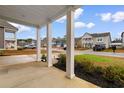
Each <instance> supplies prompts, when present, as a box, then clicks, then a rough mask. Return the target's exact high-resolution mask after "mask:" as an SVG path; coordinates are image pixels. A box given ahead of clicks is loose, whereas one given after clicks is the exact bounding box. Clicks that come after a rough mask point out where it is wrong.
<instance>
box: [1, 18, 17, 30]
mask: <svg viewBox="0 0 124 93" xmlns="http://www.w3.org/2000/svg"><path fill="white" fill-rule="evenodd" d="M0 27H4V28H6V31H7V32H15V31H17V30H18V28H16V27H14V26H13V25H11V24H10V23H8V22H7V21H5V20H2V19H0Z"/></svg>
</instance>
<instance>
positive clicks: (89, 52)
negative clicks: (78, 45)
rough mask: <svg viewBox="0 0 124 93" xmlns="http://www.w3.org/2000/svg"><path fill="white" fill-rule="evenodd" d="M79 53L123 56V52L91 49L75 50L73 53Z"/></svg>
mask: <svg viewBox="0 0 124 93" xmlns="http://www.w3.org/2000/svg"><path fill="white" fill-rule="evenodd" d="M80 54H93V55H101V56H112V57H121V58H124V53H113V52H94V51H93V50H91V49H89V50H84V51H77V50H76V51H75V55H80Z"/></svg>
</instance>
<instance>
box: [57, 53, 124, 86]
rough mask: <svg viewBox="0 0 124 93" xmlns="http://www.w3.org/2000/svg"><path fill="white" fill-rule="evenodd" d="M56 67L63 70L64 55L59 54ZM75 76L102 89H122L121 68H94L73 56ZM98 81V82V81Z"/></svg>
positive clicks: (123, 72) (123, 73) (123, 79)
mask: <svg viewBox="0 0 124 93" xmlns="http://www.w3.org/2000/svg"><path fill="white" fill-rule="evenodd" d="M55 66H56V67H58V68H60V69H62V70H65V68H66V55H65V54H60V55H59V61H58V63H56V64H55ZM75 74H76V75H77V76H78V77H80V78H84V76H85V77H86V78H87V80H88V79H92V80H90V81H93V82H94V80H95V82H96V83H97V84H101V86H102V87H124V69H123V68H121V67H118V66H116V67H114V66H109V67H104V68H103V67H100V66H95V65H94V64H93V63H91V62H90V61H89V60H87V59H81V57H80V56H75ZM89 77H90V78H89ZM98 79H99V80H98ZM96 80H97V81H96Z"/></svg>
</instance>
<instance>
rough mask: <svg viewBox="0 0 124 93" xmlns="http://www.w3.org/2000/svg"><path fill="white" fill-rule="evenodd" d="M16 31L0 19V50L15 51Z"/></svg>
mask: <svg viewBox="0 0 124 93" xmlns="http://www.w3.org/2000/svg"><path fill="white" fill-rule="evenodd" d="M17 31H18V29H17V28H16V27H14V26H13V25H11V24H9V23H8V22H6V21H4V20H1V19H0V49H1V50H4V49H17V40H16V32H17Z"/></svg>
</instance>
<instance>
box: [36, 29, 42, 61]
mask: <svg viewBox="0 0 124 93" xmlns="http://www.w3.org/2000/svg"><path fill="white" fill-rule="evenodd" d="M36 38H37V49H36V51H37V55H36V61H41V39H40V28H38V27H37V28H36Z"/></svg>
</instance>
